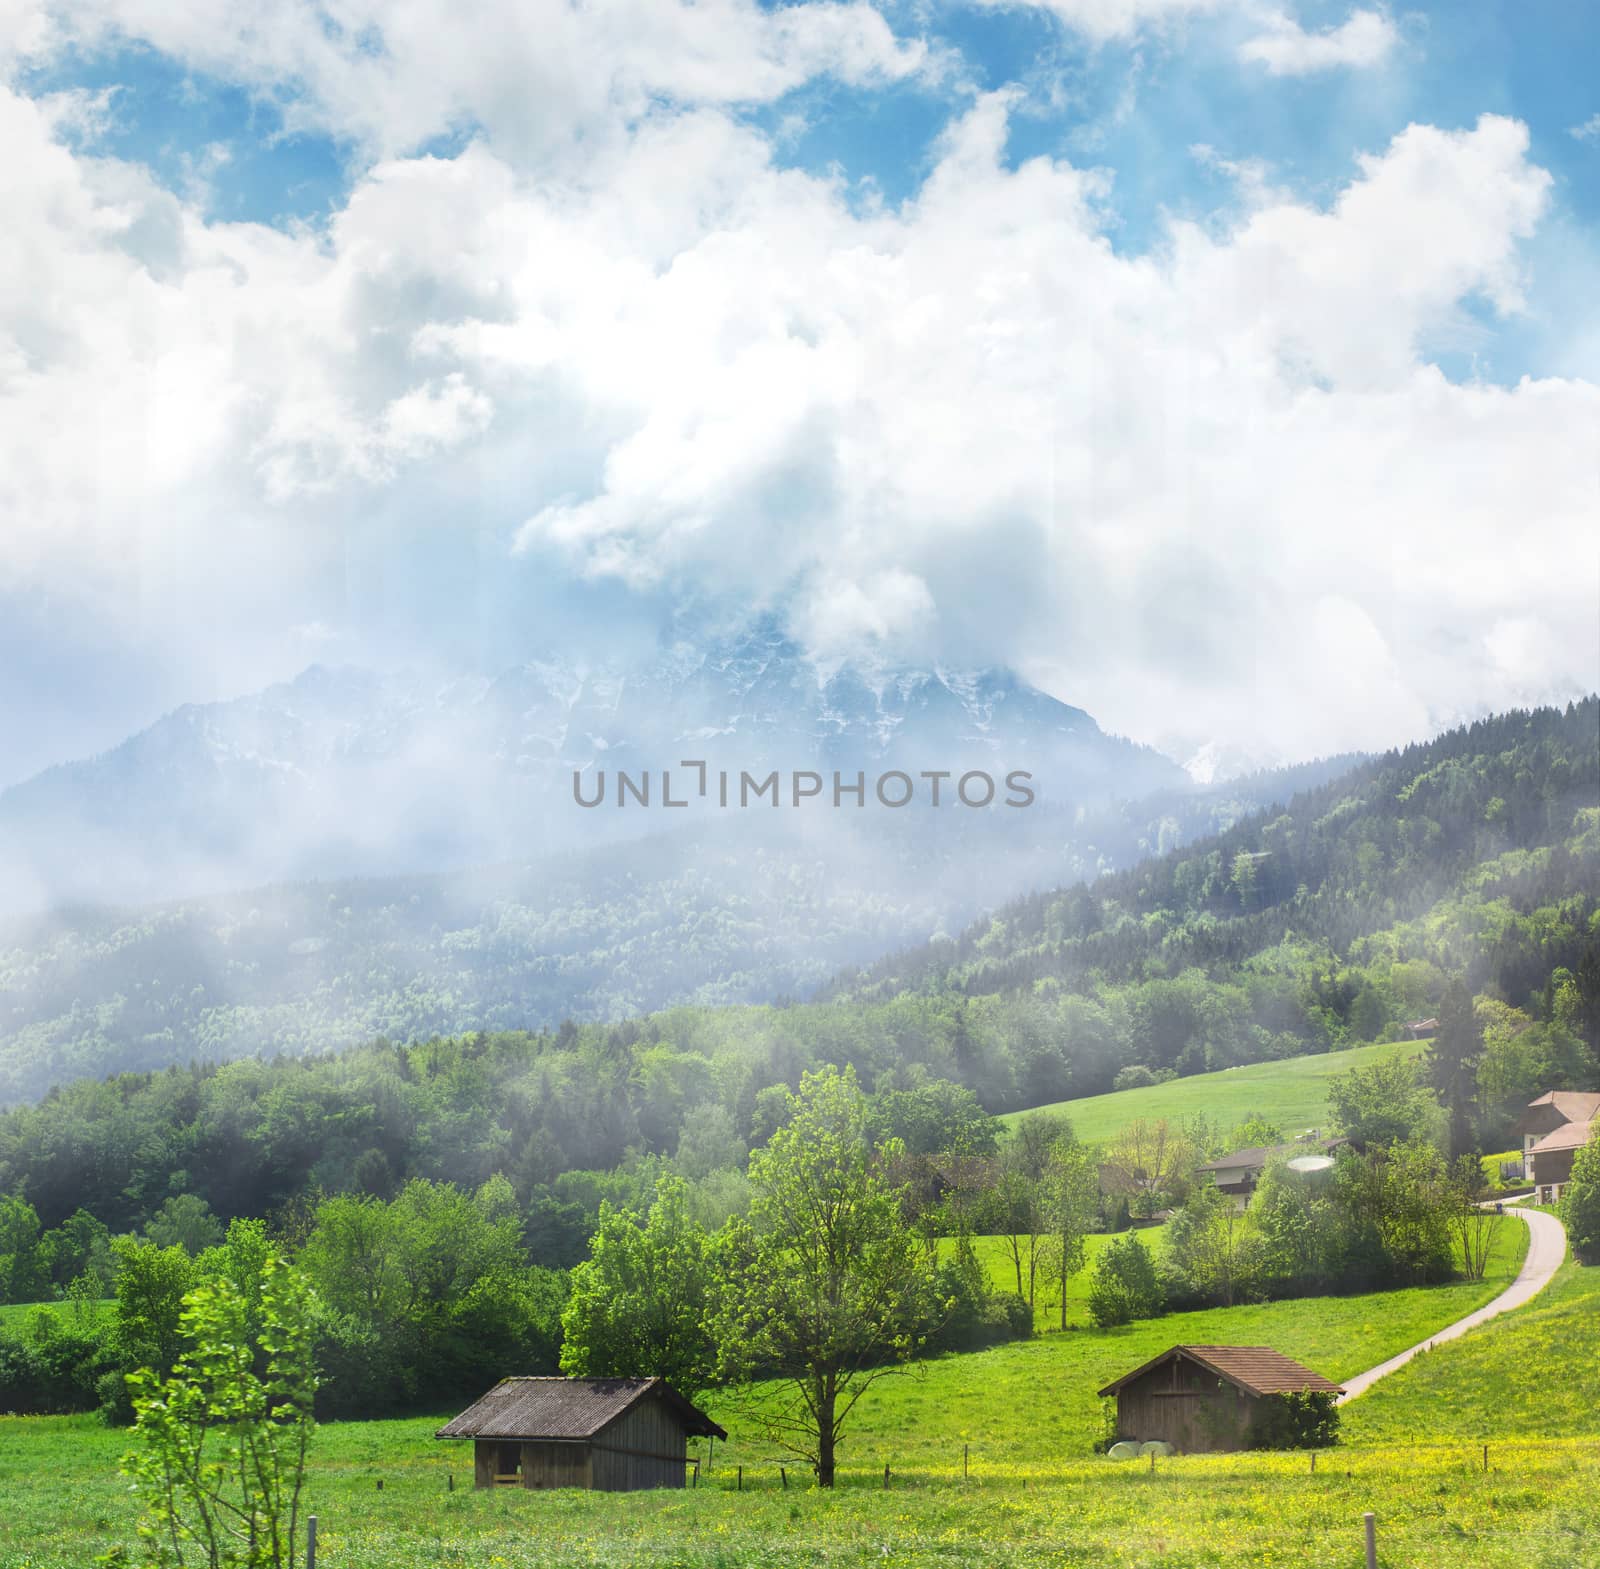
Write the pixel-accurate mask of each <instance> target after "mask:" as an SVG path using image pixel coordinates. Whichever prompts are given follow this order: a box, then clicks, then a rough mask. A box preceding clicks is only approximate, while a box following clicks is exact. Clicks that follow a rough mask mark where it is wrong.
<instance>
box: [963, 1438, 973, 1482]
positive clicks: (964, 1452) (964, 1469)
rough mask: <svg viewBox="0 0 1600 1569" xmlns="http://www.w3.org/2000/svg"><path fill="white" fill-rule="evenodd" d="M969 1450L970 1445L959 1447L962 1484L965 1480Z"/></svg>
mask: <svg viewBox="0 0 1600 1569" xmlns="http://www.w3.org/2000/svg"><path fill="white" fill-rule="evenodd" d="M971 1449H972V1446H971V1445H970V1444H963V1445H962V1446H961V1480H962V1481H963V1482H964V1481H966V1479H967V1456H968V1455H969V1454H970V1452H971Z"/></svg>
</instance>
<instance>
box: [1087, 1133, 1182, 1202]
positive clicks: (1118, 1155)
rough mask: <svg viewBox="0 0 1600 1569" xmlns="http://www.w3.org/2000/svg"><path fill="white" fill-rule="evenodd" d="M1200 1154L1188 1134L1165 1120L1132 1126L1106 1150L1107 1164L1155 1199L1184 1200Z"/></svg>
mask: <svg viewBox="0 0 1600 1569" xmlns="http://www.w3.org/2000/svg"><path fill="white" fill-rule="evenodd" d="M1197 1155H1198V1151H1197V1150H1196V1149H1195V1146H1194V1143H1193V1141H1192V1140H1191V1139H1190V1138H1189V1136H1188V1133H1187V1132H1186V1131H1185V1130H1184V1129H1183V1128H1182V1127H1181V1126H1179V1125H1178V1124H1177V1123H1174V1122H1171V1121H1169V1120H1168V1119H1167V1118H1165V1117H1157V1118H1155V1119H1153V1120H1151V1119H1147V1118H1144V1117H1141V1118H1139V1119H1138V1120H1137V1121H1136V1122H1131V1123H1129V1124H1128V1126H1127V1127H1125V1128H1123V1129H1122V1131H1121V1132H1120V1133H1118V1134H1117V1135H1116V1136H1115V1137H1114V1138H1113V1139H1112V1140H1111V1141H1110V1143H1108V1144H1107V1145H1106V1148H1105V1161H1106V1164H1107V1165H1108V1166H1110V1167H1111V1168H1112V1170H1113V1171H1115V1172H1117V1173H1118V1174H1119V1175H1121V1177H1122V1178H1123V1179H1124V1180H1125V1181H1126V1182H1128V1183H1129V1184H1130V1185H1131V1186H1132V1188H1133V1189H1134V1191H1135V1193H1137V1194H1143V1195H1145V1196H1147V1197H1148V1198H1150V1199H1151V1200H1159V1199H1161V1198H1181V1197H1182V1195H1183V1194H1184V1192H1185V1191H1187V1188H1188V1185H1189V1178H1190V1175H1191V1173H1192V1172H1193V1169H1194V1165H1195V1160H1196V1158H1197Z"/></svg>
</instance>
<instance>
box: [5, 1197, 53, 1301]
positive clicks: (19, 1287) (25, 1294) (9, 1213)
mask: <svg viewBox="0 0 1600 1569" xmlns="http://www.w3.org/2000/svg"><path fill="white" fill-rule="evenodd" d="M39 1240H40V1234H39V1216H38V1213H37V1212H36V1211H35V1209H34V1207H33V1205H31V1204H28V1203H25V1202H24V1201H23V1200H22V1199H19V1198H14V1197H11V1196H10V1195H5V1196H0V1302H34V1301H37V1300H38V1298H39V1297H40V1296H41V1295H43V1290H44V1283H45V1279H46V1272H45V1269H44V1267H43V1260H42V1258H41V1257H40V1253H39Z"/></svg>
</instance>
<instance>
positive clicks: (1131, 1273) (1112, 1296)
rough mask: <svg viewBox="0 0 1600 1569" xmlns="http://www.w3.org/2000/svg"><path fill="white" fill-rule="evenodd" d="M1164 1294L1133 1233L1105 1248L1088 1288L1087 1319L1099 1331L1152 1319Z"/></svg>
mask: <svg viewBox="0 0 1600 1569" xmlns="http://www.w3.org/2000/svg"><path fill="white" fill-rule="evenodd" d="M1162 1306H1163V1294H1162V1290H1161V1282H1160V1281H1159V1280H1158V1279H1157V1278H1156V1267H1155V1263H1154V1261H1153V1260H1152V1259H1151V1257H1150V1251H1149V1249H1148V1248H1146V1247H1145V1245H1144V1244H1143V1243H1142V1242H1141V1241H1140V1240H1139V1237H1138V1234H1137V1233H1136V1232H1131V1231H1130V1232H1129V1233H1128V1234H1127V1236H1125V1237H1118V1238H1117V1239H1116V1240H1115V1241H1113V1242H1111V1243H1110V1244H1108V1245H1107V1247H1106V1249H1105V1251H1104V1252H1103V1253H1102V1254H1101V1255H1100V1261H1099V1263H1098V1264H1096V1265H1095V1271H1094V1279H1093V1280H1092V1281H1091V1282H1090V1285H1089V1317H1090V1318H1092V1319H1093V1320H1094V1321H1095V1323H1096V1324H1098V1325H1099V1326H1100V1328H1102V1329H1107V1328H1110V1327H1111V1326H1112V1325H1115V1324H1131V1323H1132V1322H1133V1320H1134V1319H1136V1318H1154V1317H1155V1316H1156V1315H1157V1314H1158V1313H1160V1312H1161V1310H1162Z"/></svg>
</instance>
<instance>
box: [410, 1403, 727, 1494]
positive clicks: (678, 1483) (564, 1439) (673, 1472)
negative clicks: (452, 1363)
mask: <svg viewBox="0 0 1600 1569" xmlns="http://www.w3.org/2000/svg"><path fill="white" fill-rule="evenodd" d="M691 1436H700V1437H711V1438H726V1437H727V1436H728V1435H727V1434H726V1433H725V1432H723V1430H722V1429H721V1428H720V1427H718V1426H717V1424H716V1423H715V1422H713V1421H712V1420H711V1418H710V1417H708V1416H707V1415H706V1414H705V1413H704V1412H703V1411H701V1410H699V1409H698V1408H696V1407H695V1406H692V1405H691V1404H690V1403H689V1402H688V1401H687V1400H685V1399H684V1398H683V1396H682V1395H680V1394H679V1393H678V1392H677V1390H675V1389H674V1388H672V1386H671V1385H670V1384H668V1383H667V1382H666V1381H665V1380H664V1379H659V1378H504V1379H501V1381H500V1382H499V1383H498V1384H496V1385H495V1386H494V1388H493V1389H491V1390H490V1391H489V1393H488V1394H486V1395H485V1396H484V1397H483V1398H482V1399H481V1400H479V1401H477V1402H476V1403H475V1404H473V1405H470V1406H468V1407H467V1409H466V1410H465V1411H463V1412H462V1413H461V1415H460V1416H458V1417H457V1418H456V1419H455V1420H454V1421H453V1422H447V1423H446V1424H445V1425H444V1426H443V1427H441V1428H440V1429H439V1431H438V1432H437V1433H435V1434H434V1437H435V1438H470V1439H471V1440H472V1441H473V1467H472V1470H473V1479H474V1481H475V1483H476V1485H477V1486H479V1487H535V1488H539V1487H587V1488H593V1489H595V1490H596V1491H599V1492H606V1493H625V1492H631V1491H633V1490H634V1489H635V1488H641V1487H682V1486H683V1483H684V1475H685V1470H684V1468H685V1466H686V1465H687V1464H688V1454H689V1439H690V1437H691Z"/></svg>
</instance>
